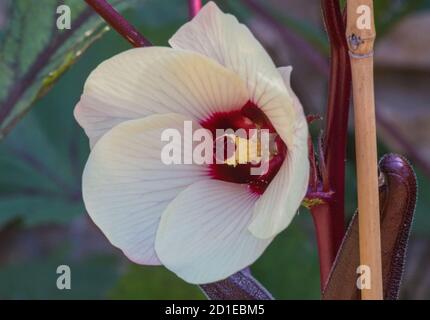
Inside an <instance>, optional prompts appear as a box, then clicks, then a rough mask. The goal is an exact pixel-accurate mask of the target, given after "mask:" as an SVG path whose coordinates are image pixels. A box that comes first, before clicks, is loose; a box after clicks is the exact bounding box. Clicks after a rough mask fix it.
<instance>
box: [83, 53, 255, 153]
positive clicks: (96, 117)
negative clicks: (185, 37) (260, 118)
mask: <svg viewBox="0 0 430 320" xmlns="http://www.w3.org/2000/svg"><path fill="white" fill-rule="evenodd" d="M248 99H249V98H248V94H247V90H246V86H245V83H244V82H243V81H242V80H241V79H240V77H238V76H237V75H236V74H235V73H234V72H232V71H230V70H228V69H226V68H224V67H223V66H221V65H220V64H218V63H217V62H215V61H213V60H211V59H209V58H207V57H204V56H203V55H200V54H198V53H195V52H189V51H184V50H174V49H171V48H162V47H149V48H139V49H131V50H128V51H125V52H123V53H121V54H118V55H116V56H114V57H112V58H110V59H109V60H106V61H105V62H103V63H102V64H100V65H99V66H98V67H97V68H96V69H95V70H94V71H93V72H92V73H91V74H90V76H89V77H88V79H87V81H86V83H85V87H84V93H83V95H82V98H81V100H80V102H79V104H78V105H77V106H76V109H75V117H76V119H77V121H78V122H79V124H80V125H81V126H82V127H83V128H84V129H85V131H86V133H87V135H88V136H89V138H90V143H91V145H94V144H95V142H96V141H97V140H98V139H99V138H100V137H101V136H102V135H103V134H104V133H105V132H106V131H108V130H109V129H110V128H112V127H113V126H114V125H116V124H118V123H120V122H122V121H125V120H130V119H136V118H142V117H145V116H148V115H152V114H159V113H170V112H174V113H180V114H184V115H187V116H191V117H193V119H196V120H203V119H206V118H207V117H209V116H210V115H211V114H213V113H214V112H223V111H230V110H235V109H239V108H241V107H242V106H243V105H244V104H245V103H246V101H248Z"/></svg>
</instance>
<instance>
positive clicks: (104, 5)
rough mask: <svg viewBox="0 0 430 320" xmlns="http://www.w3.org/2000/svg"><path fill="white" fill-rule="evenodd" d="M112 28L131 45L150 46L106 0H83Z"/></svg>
mask: <svg viewBox="0 0 430 320" xmlns="http://www.w3.org/2000/svg"><path fill="white" fill-rule="evenodd" d="M85 1H86V3H87V4H88V5H89V6H91V7H92V8H93V9H94V11H96V12H97V13H98V14H99V15H100V16H101V17H102V18H103V19H104V20H105V21H106V22H107V23H108V24H109V25H110V26H111V27H112V28H113V29H115V30H116V31H117V32H118V33H119V34H120V35H121V36H123V37H124V38H125V39H127V41H128V42H130V43H131V45H132V46H133V47H136V48H138V47H147V46H151V42H149V41H148V40H147V39H146V38H145V37H144V36H143V35H142V34H140V33H139V31H137V30H136V29H135V28H134V27H133V26H132V25H131V24H130V23H129V22H128V21H127V20H125V19H124V17H123V16H122V15H121V14H119V12H118V11H116V10H115V8H113V7H112V6H111V5H110V4H109V3H108V2H107V1H106V0H85Z"/></svg>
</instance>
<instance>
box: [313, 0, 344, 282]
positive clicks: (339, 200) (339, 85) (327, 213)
mask: <svg viewBox="0 0 430 320" xmlns="http://www.w3.org/2000/svg"><path fill="white" fill-rule="evenodd" d="M321 5H322V12H323V17H324V22H325V26H326V30H327V34H328V37H329V41H330V76H329V94H328V104H327V110H326V128H325V132H324V137H323V139H324V140H323V142H324V144H323V151H324V158H325V159H321V161H325V168H326V173H325V174H326V176H327V178H328V186H329V189H328V190H324V191H333V192H334V194H333V199H332V202H330V203H328V204H327V205H323V206H317V207H314V208H313V210H312V215H313V218H314V221H315V225H316V229H317V237H318V246H319V254H320V271H321V287H322V288H323V287H324V286H325V283H326V280H327V277H328V273H329V272H330V269H331V265H332V263H333V261H334V259H335V257H336V254H337V251H338V249H339V246H340V244H341V242H342V239H343V236H344V233H345V203H344V201H345V200H344V197H345V158H346V145H347V129H348V113H349V100H350V96H351V69H350V65H349V55H348V46H347V44H346V39H345V25H344V19H343V16H342V12H341V9H340V5H339V1H338V0H322V2H321Z"/></svg>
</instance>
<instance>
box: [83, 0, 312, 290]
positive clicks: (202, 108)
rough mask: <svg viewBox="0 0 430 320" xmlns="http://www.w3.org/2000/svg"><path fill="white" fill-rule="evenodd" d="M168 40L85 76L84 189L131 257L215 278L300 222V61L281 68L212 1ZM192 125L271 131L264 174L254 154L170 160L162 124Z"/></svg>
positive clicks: (303, 128)
mask: <svg viewBox="0 0 430 320" xmlns="http://www.w3.org/2000/svg"><path fill="white" fill-rule="evenodd" d="M169 43H170V45H171V48H167V47H148V48H139V49H132V50H128V51H126V52H123V53H121V54H118V55H116V56H114V57H112V58H110V59H109V60H107V61H105V62H103V63H102V64H100V65H99V66H98V67H97V68H96V69H95V70H94V71H93V72H92V73H91V75H90V76H89V78H88V80H87V81H86V83H85V87H84V92H83V94H82V97H81V100H80V101H79V103H78V105H77V106H76V108H75V117H76V119H77V121H78V122H79V124H80V125H81V126H82V127H83V128H84V130H85V132H86V133H87V135H88V137H89V140H90V145H91V148H92V150H91V154H90V156H89V159H88V162H87V164H86V167H85V170H84V174H83V198H84V202H85V205H86V208H87V211H88V213H89V215H90V216H91V218H92V219H93V221H94V222H95V223H96V225H97V226H98V227H99V228H100V229H101V230H102V231H103V233H104V234H105V235H106V237H107V238H108V239H109V240H110V241H111V242H112V244H113V245H115V246H117V247H118V248H120V249H121V250H122V251H123V252H124V253H125V255H126V256H127V257H128V258H129V259H130V260H132V261H134V262H136V263H138V264H145V265H160V264H163V265H165V266H166V267H167V268H168V269H170V270H171V271H173V272H175V273H176V274H177V275H178V276H180V277H181V278H183V279H184V280H186V281H188V282H191V283H199V284H201V283H209V282H214V281H217V280H221V279H224V278H226V277H228V276H230V275H231V274H233V273H235V272H237V271H239V270H241V269H243V268H245V267H247V266H248V265H250V264H252V263H253V262H254V261H255V260H256V259H257V258H258V257H259V256H260V255H261V254H262V253H263V251H264V250H265V249H266V248H267V246H268V245H269V244H270V242H271V241H272V240H273V238H274V237H275V236H276V235H277V234H278V233H279V232H281V231H282V230H284V229H285V228H286V227H287V226H288V225H289V223H290V222H291V220H292V218H293V216H294V215H295V213H296V212H297V209H298V207H299V205H300V203H301V201H302V199H303V197H304V195H305V193H306V190H307V184H308V175H309V162H308V150H307V137H308V129H307V123H306V119H305V116H304V114H303V110H302V107H301V105H300V103H299V101H298V99H297V98H296V96H295V94H294V93H293V91H292V90H291V87H290V72H291V68H290V67H284V68H279V69H277V68H276V67H275V65H274V63H273V62H272V60H271V58H270V57H269V55H268V54H267V53H266V51H265V50H264V49H263V47H262V46H261V45H260V43H259V42H258V41H257V40H256V39H255V38H254V36H253V35H252V34H251V32H250V31H249V30H248V28H247V27H245V26H244V25H242V24H240V23H238V21H237V20H236V18H234V17H233V16H231V15H228V14H224V13H222V12H221V11H220V10H219V9H218V7H217V6H216V5H215V4H214V3H212V2H210V3H208V4H207V5H206V6H205V7H204V8H202V10H201V11H200V12H199V14H198V15H197V16H196V17H195V18H194V19H193V20H192V21H190V22H188V23H186V24H185V25H184V26H182V27H181V28H180V29H179V30H178V31H177V32H176V34H175V35H174V36H173V37H172V38H171V39H170V41H169ZM185 122H188V123H191V124H192V128H193V130H198V129H202V128H203V129H206V130H207V131H208V132H211V133H214V132H215V131H216V129H233V130H237V129H241V128H243V129H255V130H257V131H258V130H262V129H266V130H268V131H269V132H270V133H272V135H274V147H273V148H270V151H269V152H270V155H269V157H268V158H267V159H266V160H261V159H260V158H258V157H256V156H255V154H254V156H253V157H254V158H255V159H257V158H258V159H260V161H267V164H268V170H267V172H264V173H263V174H261V175H253V174H251V172H250V171H251V168H253V166H254V165H255V163H251V161H250V159H248V160H247V159H245V160H244V159H240V161H238V162H236V161H234V159H235V158H233V161H232V159H231V158H230V159H227V161H225V162H224V163H212V164H205V163H203V164H197V163H187V164H170V165H166V164H165V163H164V162H163V161H162V159H161V153H162V150H163V147H164V146H165V145H166V142H164V141H162V139H161V137H162V135H163V132H165V130H166V129H176V130H177V131H178V132H180V133H181V134H184V130H185V129H184V123H185ZM194 144H195V142H194ZM194 144H193V145H194ZM184 145H185V143H184ZM181 150H182V151H181V152H183V153H184V154H185V152H187V151H189V150H186V148H185V149H184V148H182V149H181ZM184 156H185V155H184ZM255 159H254V160H255Z"/></svg>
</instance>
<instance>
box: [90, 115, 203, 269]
mask: <svg viewBox="0 0 430 320" xmlns="http://www.w3.org/2000/svg"><path fill="white" fill-rule="evenodd" d="M185 120H189V119H188V118H186V117H184V116H180V115H177V114H166V115H153V116H150V117H147V118H144V119H137V120H129V121H126V122H123V123H121V124H119V125H118V126H116V127H114V128H113V129H112V130H110V131H109V132H108V133H106V134H105V135H104V136H103V137H102V138H101V139H100V141H99V142H98V143H97V144H96V145H95V147H94V148H93V150H92V152H91V154H90V157H89V159H88V162H87V164H86V166H85V170H84V174H83V178H82V179H83V181H82V192H83V198H84V202H85V206H86V208H87V211H88V213H89V215H90V216H91V218H92V219H93V221H94V222H95V224H96V225H97V226H98V227H99V228H100V229H101V230H102V231H103V233H104V234H105V235H106V237H107V238H108V239H109V240H110V241H111V242H112V244H113V245H114V246H116V247H118V248H120V249H121V250H123V251H124V253H125V254H126V255H127V256H128V257H129V259H130V260H132V261H134V262H136V263H140V264H159V260H158V258H157V255H156V254H155V251H154V239H155V233H156V230H157V228H158V223H159V220H160V216H161V213H162V212H163V211H164V209H165V208H166V206H167V205H168V203H169V202H170V201H172V200H173V199H174V198H175V197H176V196H177V194H178V193H179V192H181V191H182V190H184V189H185V188H186V187H188V186H189V185H190V184H192V183H194V182H196V181H199V180H201V179H206V178H207V174H206V171H205V170H206V168H205V167H203V166H197V165H165V164H163V163H162V162H161V160H160V159H161V156H160V155H161V149H162V146H163V145H165V144H166V142H161V132H162V131H163V130H164V129H165V128H173V129H177V130H178V131H179V132H183V126H184V124H183V122H184V121H185ZM193 126H194V128H198V127H199V126H198V124H193Z"/></svg>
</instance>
